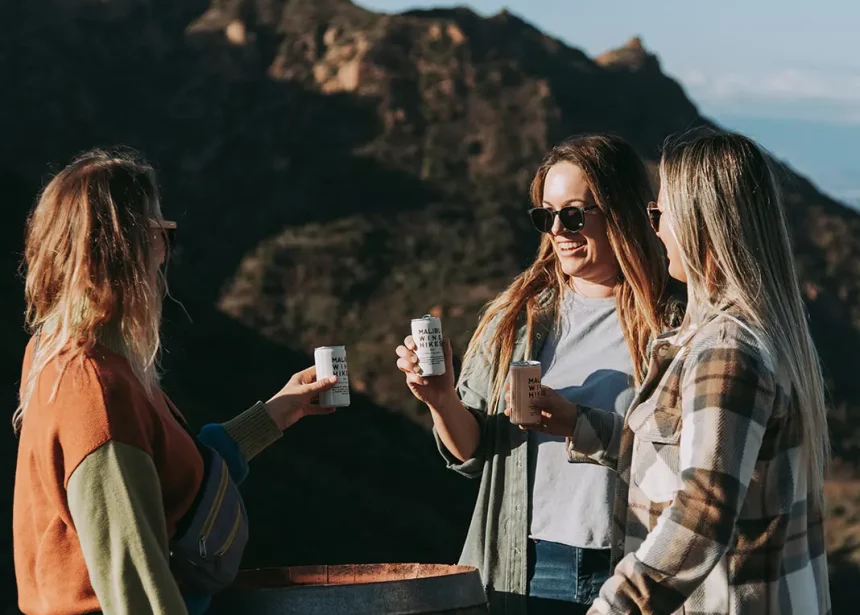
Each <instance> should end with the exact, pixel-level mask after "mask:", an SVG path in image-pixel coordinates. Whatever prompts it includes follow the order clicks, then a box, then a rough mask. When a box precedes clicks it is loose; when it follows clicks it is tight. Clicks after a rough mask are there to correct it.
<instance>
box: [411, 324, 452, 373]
mask: <svg viewBox="0 0 860 615" xmlns="http://www.w3.org/2000/svg"><path fill="white" fill-rule="evenodd" d="M412 341H413V342H415V346H416V349H415V354H416V355H417V356H418V370H417V373H418V374H419V375H421V376H441V375H443V374H444V373H445V351H444V340H443V338H442V321H441V320H439V319H438V318H436V317H434V316H430V315H429V314H427V315H425V316H422V317H421V318H414V319H413V320H412Z"/></svg>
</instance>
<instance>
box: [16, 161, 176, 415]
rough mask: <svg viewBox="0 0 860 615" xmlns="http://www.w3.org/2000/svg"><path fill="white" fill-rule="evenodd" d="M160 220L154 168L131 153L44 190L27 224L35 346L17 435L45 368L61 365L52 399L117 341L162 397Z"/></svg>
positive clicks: (69, 172) (87, 164)
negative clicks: (103, 344)
mask: <svg viewBox="0 0 860 615" xmlns="http://www.w3.org/2000/svg"><path fill="white" fill-rule="evenodd" d="M158 220H161V212H160V208H159V204H158V190H157V186H156V183H155V174H154V172H153V169H152V168H151V167H150V166H149V165H148V164H146V163H145V162H142V161H140V160H138V159H137V158H135V156H134V155H133V154H131V153H130V152H125V151H116V152H107V151H103V150H93V151H90V152H87V153H85V154H83V155H82V156H80V157H79V158H77V159H76V160H74V161H73V162H72V163H71V164H70V165H69V166H67V167H66V168H65V169H63V170H62V171H61V172H60V173H59V174H57V175H56V176H55V177H54V178H53V179H52V180H51V181H50V183H48V185H47V186H46V187H45V189H44V190H43V191H42V194H41V196H40V198H39V200H38V203H37V204H36V206H35V207H34V209H33V211H32V212H31V214H30V217H29V219H28V221H27V231H26V241H25V249H24V263H23V267H24V269H25V270H26V284H25V294H26V303H27V313H26V314H27V327H28V329H29V331H30V332H31V333H32V334H34V335H35V336H36V344H35V351H34V356H33V360H32V365H31V367H30V370H29V372H28V374H27V375H26V379H25V382H24V383H23V385H24V386H23V387H22V395H21V399H20V403H19V406H18V408H17V410H16V411H15V414H14V416H13V419H12V424H13V426H14V428H15V430H16V431H18V430H20V428H21V424H22V421H23V418H24V415H25V413H26V410H27V406H28V404H29V403H30V400H31V398H32V396H33V394H34V391H35V389H36V382H37V380H38V379H39V377H40V376H41V375H42V372H43V371H44V369H45V368H46V366H47V365H48V364H49V363H51V362H52V361H53V360H55V359H59V362H58V364H57V374H56V380H55V383H54V387H53V391H52V394H51V400H53V399H54V397H55V396H56V392H57V389H58V388H59V385H60V380H61V378H62V375H63V373H64V372H65V370H66V368H67V367H68V366H69V364H70V363H71V362H72V361H74V360H75V359H80V360H81V361H83V359H84V357H85V355H86V353H87V352H88V351H90V350H91V349H92V348H93V346H94V345H95V344H96V343H97V341H99V340H100V339H105V338H109V339H112V340H113V344H112V349H113V350H116V351H118V352H120V353H121V354H123V355H124V356H125V357H126V358H127V359H128V361H129V363H130V365H131V368H132V370H133V371H134V373H135V375H136V376H137V377H138V379H139V380H140V382H141V383H142V384H143V386H144V388H145V390H146V391H147V392H148V393H149V394H150V395H152V394H153V392H154V391H155V390H156V389H157V386H158V367H157V359H158V354H159V348H160V338H159V329H160V323H161V302H162V295H163V292H164V290H165V288H166V287H165V286H164V280H163V278H162V277H161V276H160V275H156V272H157V271H158V269H157V268H158V265H157V263H155V260H154V259H155V255H154V247H153V246H154V244H153V229H152V228H151V226H152V223H153V221H158Z"/></svg>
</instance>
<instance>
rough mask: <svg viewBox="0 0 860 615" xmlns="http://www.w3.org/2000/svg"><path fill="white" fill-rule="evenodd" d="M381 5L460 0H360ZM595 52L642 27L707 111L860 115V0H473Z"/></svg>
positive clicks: (844, 118)
mask: <svg viewBox="0 0 860 615" xmlns="http://www.w3.org/2000/svg"><path fill="white" fill-rule="evenodd" d="M358 4H361V5H363V6H365V7H367V8H371V9H374V10H379V11H390V12H394V11H398V12H399V11H403V10H406V9H408V8H417V7H430V6H451V5H453V4H458V3H457V2H452V1H450V0H449V1H442V2H439V1H433V0H423V1H421V0H419V1H417V2H416V1H410V0H358ZM459 4H465V5H467V6H470V7H471V8H472V9H473V10H475V11H476V12H478V13H480V14H482V15H492V14H495V13H497V12H499V11H500V10H501V9H502V8H505V7H507V8H508V10H510V11H512V12H514V13H516V14H518V15H520V16H522V17H523V18H525V19H526V20H527V21H529V22H531V23H533V24H535V25H536V26H538V27H539V28H540V29H541V30H543V31H545V32H548V33H550V34H552V35H554V36H557V37H558V38H560V39H562V40H564V41H565V42H567V43H569V44H571V45H573V46H574V47H578V48H580V49H583V50H584V51H586V52H587V53H588V54H590V55H592V56H594V55H597V54H599V53H601V52H603V51H606V50H607V49H611V48H613V47H617V46H619V45H620V44H622V43H624V42H625V41H626V40H627V39H628V38H630V37H631V36H634V35H639V36H641V37H642V38H643V40H644V42H645V45H646V47H647V48H648V49H650V50H652V51H654V52H656V53H657V54H658V55H659V56H660V59H661V61H662V64H663V67H664V70H665V71H666V72H667V73H669V74H671V75H672V76H674V77H676V78H678V79H679V80H680V81H681V82H682V83H683V84H684V85H685V86H686V88H687V90H688V92H689V93H690V94H691V96H692V97H693V98H694V99H695V100H696V101H697V102H698V103H699V104H700V105H701V106H702V109H703V111H704V112H705V113H708V114H711V113H721V112H729V113H743V114H744V115H753V114H762V115H765V116H767V117H769V118H774V117H790V118H803V119H813V120H819V119H827V120H828V121H833V122H851V123H854V124H860V42H858V41H860V0H818V1H810V0H721V1H720V2H716V1H710V2H703V1H694V0H655V1H652V2H644V1H642V0H624V1H622V0H603V1H592V2H583V1H579V0H507V2H498V1H494V0H471V1H468V2H460V3H459Z"/></svg>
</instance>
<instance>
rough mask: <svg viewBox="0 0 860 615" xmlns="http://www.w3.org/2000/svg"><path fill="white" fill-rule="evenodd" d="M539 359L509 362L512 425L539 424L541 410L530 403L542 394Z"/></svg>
mask: <svg viewBox="0 0 860 615" xmlns="http://www.w3.org/2000/svg"><path fill="white" fill-rule="evenodd" d="M540 377H541V366H540V361H514V362H513V363H511V375H510V381H511V402H512V403H511V405H512V408H511V423H513V424H514V425H540V424H541V410H540V408H533V407H532V403H534V402H535V400H536V398H537V397H540V396H542V395H543V389H542V388H541V384H540Z"/></svg>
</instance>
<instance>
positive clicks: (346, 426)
mask: <svg viewBox="0 0 860 615" xmlns="http://www.w3.org/2000/svg"><path fill="white" fill-rule="evenodd" d="M0 23H6V24H11V23H14V24H15V25H16V27H15V28H10V29H8V31H6V32H5V33H4V36H3V37H0V82H2V83H4V84H7V85H8V86H9V87H8V88H7V90H6V93H5V95H4V97H0V127H2V129H3V134H4V135H6V137H7V140H8V143H10V144H13V145H14V146H13V147H8V148H4V149H3V150H2V151H0V186H2V187H3V188H4V195H5V196H6V199H7V204H6V210H7V211H8V212H9V217H8V224H6V225H4V226H3V227H2V228H0V246H2V249H3V257H2V261H0V262H2V266H3V267H4V268H5V270H6V271H7V272H8V276H7V277H4V278H3V282H2V284H3V286H2V290H3V293H4V294H3V296H4V298H5V297H7V296H8V297H15V298H13V299H12V300H11V301H6V300H5V299H4V302H3V304H2V306H0V310H2V311H0V316H3V317H4V318H3V320H2V322H4V323H6V324H4V325H3V336H4V340H6V341H7V343H6V344H4V352H3V354H2V356H0V370H2V373H3V374H5V379H4V382H9V383H13V382H17V380H18V379H19V376H20V374H19V370H20V355H21V353H22V351H23V343H24V341H25V340H26V335H25V334H24V332H23V331H22V327H21V323H22V313H23V306H22V301H21V299H20V298H21V297H22V290H21V286H20V280H19V278H17V274H16V273H15V272H16V268H17V262H18V261H19V259H20V250H21V236H22V228H23V221H24V217H25V216H26V212H27V210H28V209H29V207H30V206H31V204H32V201H33V199H34V198H35V195H36V193H37V191H38V189H39V187H40V186H41V185H43V184H44V181H45V178H46V176H47V172H46V170H47V169H49V168H53V169H58V168H61V167H62V165H63V164H65V163H66V162H67V161H68V159H69V158H70V157H71V156H72V155H74V154H75V153H76V152H79V151H81V150H84V149H87V148H90V147H93V146H97V145H111V144H116V143H123V144H127V145H130V146H132V147H135V148H137V149H139V150H141V151H142V153H143V154H145V155H146V156H147V157H149V158H150V159H151V160H152V161H153V162H154V163H155V164H156V166H157V168H158V170H159V173H160V179H161V182H162V197H163V198H162V200H163V207H164V210H165V213H166V215H168V216H170V217H172V218H175V219H176V220H177V221H178V222H179V225H180V229H179V238H178V245H177V250H176V252H175V254H174V255H173V256H174V258H173V260H172V263H171V267H170V270H169V272H168V276H169V279H170V281H171V285H172V288H173V294H174V295H176V296H177V298H178V299H179V300H181V301H182V302H183V303H184V304H185V305H186V307H187V309H188V311H189V313H190V314H191V316H192V319H193V321H192V322H191V323H189V322H188V320H187V318H186V317H185V316H184V314H183V313H182V311H181V310H179V309H178V308H177V307H176V306H174V305H173V304H171V303H170V302H168V304H167V306H166V311H165V343H166V348H167V351H168V352H167V353H166V355H165V359H164V363H165V368H166V370H167V373H166V376H165V381H164V382H165V388H166V390H167V391H168V393H170V394H171V395H172V396H174V397H175V398H176V399H177V401H178V402H179V404H180V407H181V408H182V409H183V412H184V413H185V414H186V415H188V416H189V418H190V420H191V421H192V423H194V424H202V422H204V421H206V420H211V419H212V418H215V419H222V418H226V417H227V416H229V413H231V412H234V411H236V410H238V409H240V408H241V407H242V404H244V403H247V405H250V403H253V401H254V399H253V396H262V395H263V394H266V391H268V390H269V389H272V392H273V391H274V390H277V389H276V388H275V387H278V386H280V385H281V384H282V382H280V379H285V378H286V377H287V376H289V374H290V373H292V372H291V370H295V369H298V368H299V367H301V366H304V365H306V364H310V360H311V359H310V354H311V352H312V350H313V348H314V346H316V345H322V344H327V343H344V344H346V345H347V346H348V356H349V363H350V376H351V381H352V383H353V384H354V389H355V399H356V401H355V404H354V407H353V408H350V409H349V410H348V411H339V412H338V413H337V414H336V415H335V416H334V417H328V418H327V419H323V418H320V419H315V420H313V421H310V422H308V423H307V424H303V425H300V426H297V428H296V429H297V431H295V432H293V431H292V430H291V432H288V433H287V435H286V437H285V440H286V442H284V443H283V444H284V446H280V445H276V446H275V447H273V449H272V450H270V451H267V452H266V453H265V454H264V456H263V457H262V458H261V459H260V460H259V462H257V461H255V469H254V472H253V473H252V478H251V482H250V483H249V486H248V508H249V511H251V515H252V523H253V524H255V525H254V527H255V528H257V529H256V530H255V532H257V533H256V535H257V536H258V539H257V541H256V542H255V544H254V545H253V546H252V548H251V551H250V552H249V559H248V562H249V564H253V565H258V564H260V565H262V564H279V563H281V564H283V563H311V562H312V561H313V560H314V559H315V560H316V561H315V562H314V563H345V562H348V561H352V562H356V563H358V562H360V561H373V560H376V561H380V560H382V559H390V560H398V559H401V560H402V559H419V560H425V561H427V560H437V561H453V560H454V559H456V557H457V553H458V551H459V548H460V544H461V542H462V536H464V535H465V529H466V524H467V523H468V512H469V510H470V507H471V498H473V497H474V485H473V484H470V483H467V482H465V481H461V480H459V479H458V478H457V477H455V476H453V475H452V473H449V472H447V471H446V470H445V469H444V464H443V463H442V462H441V460H439V459H437V458H436V456H435V451H434V450H433V449H434V447H433V444H432V441H431V440H430V437H429V435H428V434H427V432H426V430H424V429H422V427H426V426H427V425H428V422H429V417H428V416H427V413H426V410H423V409H422V408H421V406H420V404H418V403H417V402H415V401H414V400H413V399H412V398H411V396H410V394H409V393H408V390H407V389H406V387H405V385H404V383H403V381H402V378H401V374H399V372H397V370H396V368H395V367H394V360H393V348H394V347H395V346H396V345H397V343H399V342H400V340H401V339H402V338H403V337H404V336H405V335H406V334H407V333H408V322H409V319H410V318H411V317H414V316H416V315H420V314H424V313H427V312H432V313H434V314H437V315H440V316H441V317H442V318H443V321H444V323H443V327H444V329H445V331H446V335H448V336H449V337H450V338H451V339H452V341H453V342H454V346H455V349H456V350H457V352H458V354H459V353H460V352H462V350H463V349H464V347H465V344H466V342H467V340H468V337H469V334H470V332H471V331H472V330H473V329H474V326H475V324H476V318H477V313H478V312H479V310H480V309H481V307H482V306H483V305H484V304H485V303H486V302H487V301H488V300H489V299H491V298H492V297H494V296H495V295H496V294H497V293H498V292H499V291H500V290H501V289H502V288H503V287H504V286H506V285H507V284H508V283H509V282H510V280H511V279H512V277H513V276H514V275H516V274H517V273H519V272H520V271H522V269H523V268H524V267H525V266H526V265H527V264H528V263H529V262H530V260H531V259H532V257H533V255H534V250H535V248H536V246H537V237H536V236H535V234H534V232H533V230H532V229H531V227H530V224H529V222H528V220H527V218H526V216H525V213H524V211H525V209H526V208H527V201H528V195H527V187H528V184H529V182H530V181H531V177H532V174H533V172H534V169H535V167H536V165H537V164H538V163H539V161H540V159H541V157H542V156H543V154H544V153H545V152H546V151H547V150H548V149H549V147H550V146H551V145H553V144H554V143H557V142H558V141H560V140H561V139H563V138H565V137H567V136H569V135H571V134H574V133H577V132H603V131H607V132H614V133H617V134H620V135H621V136H623V137H625V138H626V139H628V140H629V141H630V142H631V143H632V144H633V145H634V147H636V149H637V151H639V153H640V154H641V155H642V156H643V157H644V158H646V160H647V161H648V162H649V165H650V166H651V168H652V169H653V168H654V164H655V162H656V160H657V159H658V156H659V148H660V145H661V144H662V143H663V140H664V139H665V137H666V136H667V135H668V134H671V133H678V132H683V131H684V130H686V129H688V128H691V127H695V126H713V124H712V123H711V122H710V121H709V120H708V119H706V118H703V117H702V116H701V115H700V114H699V112H698V110H697V108H696V106H695V104H694V103H693V102H692V101H691V100H689V98H688V97H687V96H686V94H685V92H684V90H683V88H682V87H681V85H680V84H678V83H677V82H676V81H675V80H673V79H671V78H670V77H668V76H667V75H665V74H663V73H662V71H661V70H660V67H659V59H658V58H657V56H656V55H654V54H652V53H651V52H650V51H648V49H647V48H646V47H644V45H642V43H641V41H639V42H638V43H631V44H628V45H626V46H622V47H621V48H620V49H618V50H614V51H610V52H607V53H606V54H602V55H601V56H599V57H598V58H596V59H592V58H589V57H588V56H587V55H586V54H584V53H582V51H580V50H577V49H575V48H572V47H569V46H567V45H565V44H564V43H563V42H561V41H559V40H558V39H555V38H553V37H551V36H547V35H545V34H543V33H541V32H540V31H539V30H537V29H536V28H534V27H533V26H531V25H530V24H528V23H527V22H525V21H524V20H522V19H521V18H519V17H517V16H515V15H512V14H510V13H500V14H498V15H495V16H492V17H489V18H482V17H479V16H478V15H476V14H475V13H473V12H471V11H469V10H466V9H451V10H444V11H412V12H409V13H406V14H402V15H398V14H394V15H380V14H376V13H372V12H370V11H366V10H365V9H362V8H360V7H357V6H355V5H353V4H352V3H350V2H347V1H346V0H327V1H326V2H310V1H309V0H256V1H240V2H239V1H233V0H213V1H212V2H207V1H202V0H193V1H192V2H188V3H173V2H168V1H166V0H114V1H112V2H91V1H83V0H80V1H78V2H49V1H44V2H33V3H27V4H20V3H18V4H15V5H14V6H13V5H12V4H11V3H3V4H0ZM786 177H787V180H788V181H787V184H786V185H787V189H788V190H787V200H786V202H787V206H788V217H789V220H790V224H791V227H792V231H793V237H794V241H795V245H796V249H797V254H798V261H799V264H800V268H801V278H802V288H803V290H804V294H805V297H806V299H807V305H808V307H809V310H810V314H811V322H812V327H813V332H814V336H815V338H816V342H817V343H818V345H819V348H820V351H821V354H822V357H823V360H824V363H825V366H826V369H827V374H828V382H829V384H830V387H831V392H832V399H833V405H834V407H835V410H834V413H833V415H832V416H833V426H834V427H833V429H834V443H835V448H836V451H837V453H838V459H839V463H838V464H837V467H836V470H838V471H839V472H842V473H844V474H845V475H850V476H853V475H856V473H857V461H858V459H860V382H858V381H857V379H856V377H855V376H854V374H853V369H852V366H853V365H857V364H858V362H860V283H858V280H860V271H858V266H860V265H858V263H860V240H858V238H860V215H857V214H856V213H854V212H851V211H849V210H847V209H845V208H844V207H842V206H840V205H839V204H838V203H837V202H835V201H833V200H831V199H829V198H827V197H826V196H824V195H821V194H820V193H818V192H817V191H816V189H815V188H814V186H813V185H812V184H811V183H809V182H808V181H807V180H806V179H804V178H803V177H801V176H797V175H793V174H790V173H789V174H788V175H787V176H786ZM4 395H5V397H4V399H6V400H7V403H6V406H7V407H9V408H13V407H14V403H15V391H14V388H13V387H9V389H8V391H7V392H6V393H4ZM10 414H11V410H10ZM326 421H328V422H326ZM416 423H417V425H416ZM419 426H421V427H419ZM8 437H9V442H8V443H9V444H10V445H9V446H6V447H3V453H2V454H3V455H5V457H3V461H4V462H6V463H7V466H6V467H7V468H9V472H8V473H7V474H5V475H4V476H7V477H8V474H11V468H12V467H13V465H14V440H12V438H11V433H10V434H9V436H8ZM316 467H319V468H325V476H324V477H322V476H321V475H317V474H315V473H314V471H313V468H316ZM320 481H322V482H320ZM325 481H328V482H325ZM273 485H274V486H273ZM7 486H8V489H5V490H4V495H3V497H11V480H10V481H9V484H8V485H7ZM270 493H272V494H274V496H273V497H269V495H270ZM362 493H367V494H373V496H374V500H371V501H369V502H367V503H365V504H363V507H362V508H361V511H362V514H361V518H360V519H359V518H353V517H351V516H350V515H349V514H346V513H347V512H348V511H349V508H350V501H351V500H352V499H356V498H359V497H361V494H362ZM391 493H396V494H398V497H393V496H390V497H389V496H387V495H386V494H391ZM375 500H379V502H378V503H374V501H375ZM267 503H268V505H267ZM846 510H847V512H846V513H845V514H850V509H846ZM303 524H309V525H308V527H312V528H313V530H314V532H315V534H314V536H317V537H318V538H319V539H313V540H312V539H311V538H312V536H311V534H312V533H313V532H308V531H303V527H304V526H303ZM327 524H328V525H327ZM6 527H9V524H8V523H6ZM416 527H417V528H427V531H428V532H432V534H433V537H432V538H429V537H427V536H423V535H422V536H423V537H422V536H414V534H415V533H416V531H415V528H416ZM419 533H420V532H419ZM5 540H6V544H7V545H8V544H9V540H11V536H8V535H7V536H6V538H5ZM0 550H2V551H6V550H7V549H6V548H4V546H3V545H0ZM10 552H11V551H10ZM3 566H4V571H0V572H4V574H3V576H4V577H5V578H6V579H7V584H9V586H10V587H11V561H7V562H6V564H3ZM841 569H842V570H847V571H849V572H847V573H845V574H847V575H849V577H850V574H853V573H850V571H851V570H853V569H852V568H850V566H849V565H848V564H845V567H844V568H841ZM7 572H8V574H5V573H7ZM849 573H850V574H849ZM850 578H853V577H850ZM0 595H6V593H5V592H2V591H0Z"/></svg>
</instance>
